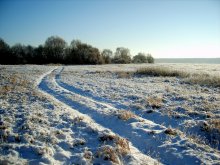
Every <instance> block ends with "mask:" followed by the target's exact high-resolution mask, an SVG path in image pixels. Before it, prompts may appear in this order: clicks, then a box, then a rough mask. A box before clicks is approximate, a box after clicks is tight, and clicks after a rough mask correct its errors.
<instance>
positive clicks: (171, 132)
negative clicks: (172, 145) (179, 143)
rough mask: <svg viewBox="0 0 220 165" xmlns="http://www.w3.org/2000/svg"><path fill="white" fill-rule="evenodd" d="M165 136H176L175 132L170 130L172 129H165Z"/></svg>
mask: <svg viewBox="0 0 220 165" xmlns="http://www.w3.org/2000/svg"><path fill="white" fill-rule="evenodd" d="M164 133H165V134H168V135H173V136H176V135H177V131H176V130H175V129H172V128H167V129H166V130H165V131H164Z"/></svg>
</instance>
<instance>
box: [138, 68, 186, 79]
mask: <svg viewBox="0 0 220 165" xmlns="http://www.w3.org/2000/svg"><path fill="white" fill-rule="evenodd" d="M136 74H138V75H147V76H163V77H182V78H185V77H188V76H189V73H186V72H183V71H178V70H171V69H169V68H166V67H147V68H141V69H138V70H137V71H136Z"/></svg>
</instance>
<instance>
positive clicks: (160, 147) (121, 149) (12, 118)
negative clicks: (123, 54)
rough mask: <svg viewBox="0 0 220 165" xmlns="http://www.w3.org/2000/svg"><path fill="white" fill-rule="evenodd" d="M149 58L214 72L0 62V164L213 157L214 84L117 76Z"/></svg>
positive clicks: (218, 113)
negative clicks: (153, 102) (153, 101)
mask: <svg viewBox="0 0 220 165" xmlns="http://www.w3.org/2000/svg"><path fill="white" fill-rule="evenodd" d="M153 66H157V67H161V66H165V67H168V68H171V69H175V70H183V71H185V72H189V73H191V74H193V73H197V74H209V75H213V76H217V77H219V76H220V75H219V74H220V65H205V64H198V65H196V64H153V65H150V64H148V65H147V64H143V65H102V66H37V65H25V66H0V85H1V86H0V87H1V92H0V115H1V116H0V164H3V163H18V162H19V163H20V164H24V163H29V164H39V163H45V164H159V163H161V164H202V163H204V164H218V163H219V162H220V152H219V149H220V144H219V139H220V132H219V131H220V128H218V127H217V126H216V128H215V127H214V128H213V127H209V126H210V123H213V121H217V122H218V121H219V120H220V89H219V88H213V87H208V86H200V85H197V84H190V83H185V82H184V81H183V79H181V78H177V77H149V76H137V75H132V76H129V75H128V76H126V74H125V76H122V75H123V74H124V73H125V72H126V73H127V72H133V71H135V70H137V69H138V68H142V67H153ZM119 73H120V74H119ZM152 98H153V99H155V98H161V103H160V106H159V107H153V106H152V105H151V104H150V103H149V100H150V99H152ZM129 115H130V116H129ZM126 117H128V118H126ZM219 123H220V122H219ZM219 127H220V126H219ZM167 130H173V131H174V133H173V134H172V132H171V133H170V132H168V131H167Z"/></svg>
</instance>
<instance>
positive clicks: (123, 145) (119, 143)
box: [115, 136, 130, 155]
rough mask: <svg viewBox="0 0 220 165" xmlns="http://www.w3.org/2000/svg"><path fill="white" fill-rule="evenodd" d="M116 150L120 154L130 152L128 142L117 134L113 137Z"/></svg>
mask: <svg viewBox="0 0 220 165" xmlns="http://www.w3.org/2000/svg"><path fill="white" fill-rule="evenodd" d="M115 143H116V148H117V149H116V150H117V152H118V153H119V154H120V155H126V154H128V153H129V152H130V147H129V142H128V140H127V139H125V138H121V137H119V136H117V137H116V139H115Z"/></svg>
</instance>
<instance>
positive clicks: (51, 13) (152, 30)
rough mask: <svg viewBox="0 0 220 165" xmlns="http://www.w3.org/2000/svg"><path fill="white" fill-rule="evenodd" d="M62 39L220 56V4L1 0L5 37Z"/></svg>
mask: <svg viewBox="0 0 220 165" xmlns="http://www.w3.org/2000/svg"><path fill="white" fill-rule="evenodd" d="M51 35H57V36H60V37H62V38H63V39H64V40H65V41H67V42H68V43H70V42H71V41H72V40H73V39H80V40H81V41H82V42H86V43H88V44H91V45H93V46H95V47H98V48H99V49H100V50H102V49H104V48H110V49H112V50H113V51H115V49H116V47H119V46H123V47H127V48H129V49H130V50H131V53H132V55H135V54H137V53H138V52H146V53H151V54H152V55H153V56H154V57H156V58H157V57H220V0H54V1H52V0H1V1H0V37H1V38H3V39H4V40H5V41H6V42H7V43H9V44H10V45H13V44H15V43H18V42H19V43H22V44H25V45H27V44H30V45H33V46H38V45H39V44H43V43H44V42H45V40H46V38H47V37H49V36H51Z"/></svg>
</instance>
